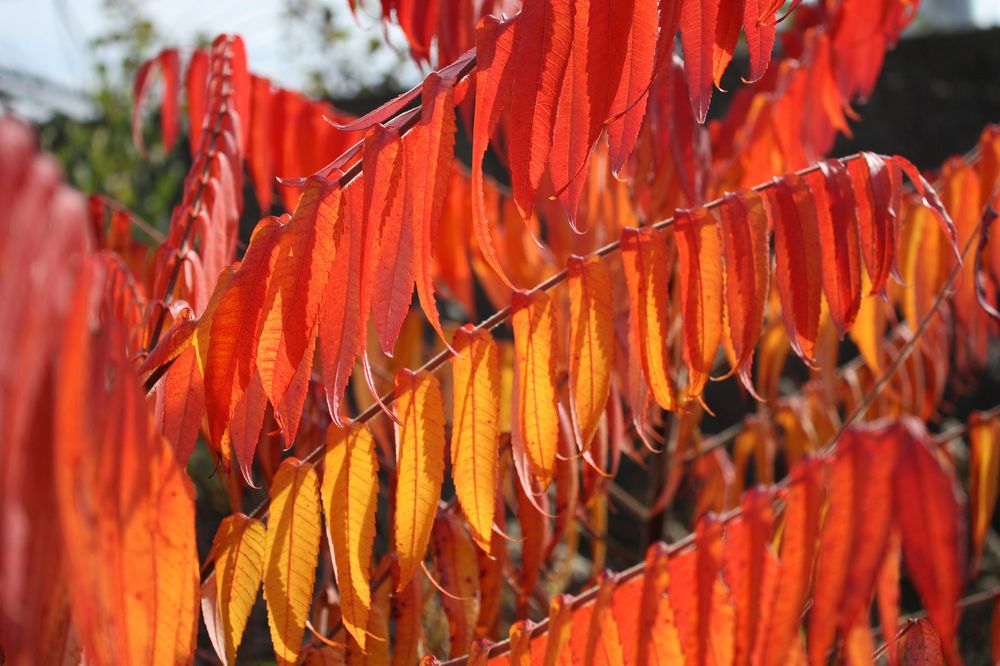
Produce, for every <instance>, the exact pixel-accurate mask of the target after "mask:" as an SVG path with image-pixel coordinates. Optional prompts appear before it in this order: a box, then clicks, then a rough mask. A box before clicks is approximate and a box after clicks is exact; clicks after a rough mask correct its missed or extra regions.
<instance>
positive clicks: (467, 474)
mask: <svg viewBox="0 0 1000 666" xmlns="http://www.w3.org/2000/svg"><path fill="white" fill-rule="evenodd" d="M453 347H454V348H455V351H457V352H458V354H459V355H458V356H453V357H452V359H451V367H452V373H453V385H454V391H455V394H454V418H453V423H452V435H451V466H452V478H453V479H454V483H455V494H456V495H457V496H458V503H459V505H460V506H461V507H462V512H463V513H464V514H465V517H466V519H467V520H468V521H469V527H470V528H471V529H472V536H473V538H474V539H475V540H476V543H477V544H478V545H479V547H480V548H481V549H482V550H483V551H484V552H485V553H486V554H487V555H489V554H490V542H491V540H492V533H493V516H494V508H495V506H496V494H497V474H498V467H497V463H498V457H499V453H498V450H497V446H498V444H499V439H500V353H499V350H498V349H497V345H496V343H495V342H494V341H493V338H492V336H490V334H489V333H488V332H487V331H485V330H475V329H473V328H472V327H471V326H469V325H466V326H463V327H462V328H460V329H458V330H457V331H455V339H454V343H453Z"/></svg>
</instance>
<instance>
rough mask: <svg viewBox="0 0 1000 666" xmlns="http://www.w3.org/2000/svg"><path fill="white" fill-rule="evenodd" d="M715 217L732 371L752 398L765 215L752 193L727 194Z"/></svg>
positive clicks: (766, 267) (766, 268)
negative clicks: (719, 235) (719, 236)
mask: <svg viewBox="0 0 1000 666" xmlns="http://www.w3.org/2000/svg"><path fill="white" fill-rule="evenodd" d="M719 213H720V215H719V217H720V220H721V232H722V238H723V241H724V244H723V250H724V256H725V268H726V269H725V271H724V273H723V279H724V282H725V288H726V306H725V324H726V328H727V329H728V332H729V340H730V343H731V344H732V346H733V352H734V354H735V357H736V358H735V365H734V367H733V370H734V371H735V372H736V373H737V374H738V375H739V377H740V381H742V382H743V385H744V386H745V387H746V389H747V391H749V392H750V393H752V394H753V393H756V391H755V390H754V388H753V380H752V378H751V377H750V365H751V361H752V360H753V350H754V347H755V346H756V345H757V340H758V339H759V338H760V335H761V328H762V326H763V325H764V306H765V304H766V303H767V294H768V280H769V278H770V276H771V266H770V259H771V255H770V251H769V249H768V238H767V212H766V211H765V210H764V202H763V200H762V199H761V198H760V196H759V195H758V194H757V193H756V192H753V191H751V190H743V191H741V192H740V193H739V194H731V193H730V194H726V195H725V198H724V199H723V203H722V206H721V207H720V209H719Z"/></svg>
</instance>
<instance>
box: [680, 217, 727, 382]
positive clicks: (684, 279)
mask: <svg viewBox="0 0 1000 666" xmlns="http://www.w3.org/2000/svg"><path fill="white" fill-rule="evenodd" d="M674 238H675V239H676V243H677V263H678V265H679V273H680V290H681V311H682V318H683V321H684V359H685V361H686V362H687V366H688V386H687V397H688V399H694V398H697V397H698V396H700V395H701V392H702V390H703V389H704V387H705V382H707V381H708V377H709V375H711V373H712V363H713V362H714V361H715V356H716V353H717V352H718V350H719V340H720V339H721V337H722V300H721V298H722V243H721V239H720V238H719V228H718V226H717V224H716V221H715V218H714V217H712V214H711V213H710V212H708V211H707V210H706V209H704V208H698V209H695V210H694V211H692V212H690V213H689V212H686V211H678V212H677V213H676V214H675V215H674Z"/></svg>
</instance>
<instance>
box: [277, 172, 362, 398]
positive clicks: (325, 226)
mask: <svg viewBox="0 0 1000 666" xmlns="http://www.w3.org/2000/svg"><path fill="white" fill-rule="evenodd" d="M341 205H342V204H341V192H340V190H339V189H336V188H331V187H330V186H327V185H326V184H325V183H323V182H317V181H310V182H309V183H307V184H306V187H305V190H304V191H303V193H302V197H301V198H300V199H299V203H298V206H296V209H295V213H293V214H292V218H291V219H290V220H289V221H288V223H287V224H286V225H285V226H283V227H282V228H281V233H280V237H279V238H278V241H277V245H276V246H275V248H274V259H273V265H272V269H271V281H270V283H269V284H268V288H267V295H266V297H265V299H264V303H265V305H264V315H263V317H264V323H263V328H262V329H261V333H260V341H259V342H258V344H257V368H258V369H259V370H260V378H261V382H262V383H263V384H264V391H265V392H266V393H267V397H268V399H269V400H270V401H271V404H272V405H278V404H280V403H281V400H282V398H284V397H285V392H286V391H287V390H288V387H289V385H290V384H291V383H292V378H293V377H294V376H295V372H296V370H298V368H299V365H300V364H301V362H302V358H303V356H305V354H306V349H307V348H308V347H309V346H310V343H311V337H312V336H315V334H316V329H315V327H314V326H313V324H314V323H315V322H316V316H317V315H318V314H319V307H320V303H321V300H322V298H323V293H324V291H325V290H326V284H327V280H328V279H329V277H330V267H331V265H332V264H333V259H334V255H335V252H336V244H335V242H336V236H337V234H338V233H339V229H340V222H341V220H340V217H341Z"/></svg>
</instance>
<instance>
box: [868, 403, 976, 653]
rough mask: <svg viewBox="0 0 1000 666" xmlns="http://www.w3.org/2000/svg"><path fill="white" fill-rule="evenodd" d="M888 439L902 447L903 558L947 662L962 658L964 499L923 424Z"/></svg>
mask: <svg viewBox="0 0 1000 666" xmlns="http://www.w3.org/2000/svg"><path fill="white" fill-rule="evenodd" d="M885 439H886V440H887V441H889V440H891V441H894V442H895V443H896V444H897V446H898V447H899V448H900V455H899V461H898V463H897V465H896V475H895V507H896V520H897V522H898V523H899V528H900V533H901V536H902V541H903V562H904V563H905V564H906V570H907V572H908V573H909V575H910V579H911V580H912V581H913V585H914V587H916V588H917V592H919V593H920V599H921V601H922V602H923V604H924V607H925V608H926V609H927V615H928V617H929V619H930V621H931V624H932V625H933V626H934V630H935V631H936V632H937V635H938V636H939V637H940V638H941V649H942V650H943V651H944V653H945V655H947V657H948V662H949V663H955V664H957V663H961V658H960V656H959V654H958V648H957V646H956V643H955V638H956V628H957V625H958V613H959V608H958V600H959V598H960V597H961V596H962V590H963V589H964V587H965V572H966V571H967V569H966V566H967V562H966V555H965V544H966V526H965V515H966V514H965V498H964V497H963V496H962V494H961V491H960V490H959V488H958V487H957V484H956V482H955V475H954V472H953V471H952V470H951V469H949V468H947V467H946V466H945V465H944V464H943V463H942V461H941V459H940V458H939V455H938V453H937V451H936V448H935V447H934V444H933V442H932V441H931V439H930V437H929V436H928V435H927V433H926V430H925V429H924V427H923V425H921V424H919V423H918V422H916V421H914V420H908V421H901V422H898V423H896V424H894V425H893V426H891V427H890V428H889V430H888V432H887V433H886V435H885ZM887 503H888V502H887ZM865 506H866V511H870V509H869V508H867V507H868V505H865Z"/></svg>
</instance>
